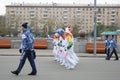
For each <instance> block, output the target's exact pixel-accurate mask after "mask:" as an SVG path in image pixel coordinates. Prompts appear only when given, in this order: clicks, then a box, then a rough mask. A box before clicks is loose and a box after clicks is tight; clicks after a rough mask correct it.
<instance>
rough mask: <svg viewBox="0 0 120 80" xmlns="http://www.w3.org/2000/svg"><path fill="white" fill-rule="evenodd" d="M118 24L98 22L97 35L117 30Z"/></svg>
mask: <svg viewBox="0 0 120 80" xmlns="http://www.w3.org/2000/svg"><path fill="white" fill-rule="evenodd" d="M116 30H117V26H106V25H104V24H100V23H98V25H97V36H98V37H99V36H100V35H101V33H102V32H104V31H116Z"/></svg>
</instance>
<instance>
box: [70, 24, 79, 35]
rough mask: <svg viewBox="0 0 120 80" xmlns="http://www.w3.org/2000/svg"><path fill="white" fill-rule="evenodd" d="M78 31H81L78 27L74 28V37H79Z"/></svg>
mask: <svg viewBox="0 0 120 80" xmlns="http://www.w3.org/2000/svg"><path fill="white" fill-rule="evenodd" d="M78 31H79V26H78V25H75V26H73V31H72V33H73V36H74V37H78V36H79V34H78Z"/></svg>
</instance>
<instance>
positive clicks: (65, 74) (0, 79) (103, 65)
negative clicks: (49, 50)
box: [0, 56, 120, 80]
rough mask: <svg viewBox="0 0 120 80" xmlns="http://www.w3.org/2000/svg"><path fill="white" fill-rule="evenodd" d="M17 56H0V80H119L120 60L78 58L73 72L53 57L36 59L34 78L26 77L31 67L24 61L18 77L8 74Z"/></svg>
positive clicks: (17, 61) (15, 62)
mask: <svg viewBox="0 0 120 80" xmlns="http://www.w3.org/2000/svg"><path fill="white" fill-rule="evenodd" d="M19 58H20V57H19V56H0V80H120V60H119V61H113V59H111V60H110V61H106V60H105V59H104V58H87V57H85V58H84V57H80V61H79V64H78V65H77V66H76V68H75V69H74V70H66V69H65V68H64V67H63V66H61V65H59V63H57V62H55V61H53V57H37V59H36V65H37V70H38V73H37V75H36V76H28V75H27V74H28V73H30V72H31V67H30V65H29V63H28V61H26V64H25V65H24V68H23V69H22V71H21V73H20V74H19V76H15V75H13V74H11V73H10V71H11V70H15V69H16V68H17V66H18V63H19Z"/></svg>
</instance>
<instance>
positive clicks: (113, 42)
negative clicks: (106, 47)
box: [110, 38, 117, 48]
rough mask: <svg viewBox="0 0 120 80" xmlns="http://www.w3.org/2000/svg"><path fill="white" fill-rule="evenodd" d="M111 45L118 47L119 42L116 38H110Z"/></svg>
mask: <svg viewBox="0 0 120 80" xmlns="http://www.w3.org/2000/svg"><path fill="white" fill-rule="evenodd" d="M110 46H111V47H112V48H117V43H116V40H115V39H114V38H112V39H111V40H110Z"/></svg>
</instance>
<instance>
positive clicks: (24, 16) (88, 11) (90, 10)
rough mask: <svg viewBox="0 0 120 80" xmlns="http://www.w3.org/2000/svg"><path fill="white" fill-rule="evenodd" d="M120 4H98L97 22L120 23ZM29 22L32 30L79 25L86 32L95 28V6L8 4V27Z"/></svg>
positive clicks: (15, 26)
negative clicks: (49, 26) (48, 26)
mask: <svg viewBox="0 0 120 80" xmlns="http://www.w3.org/2000/svg"><path fill="white" fill-rule="evenodd" d="M119 21H120V5H97V23H101V24H105V25H120V22H119ZM23 22H28V23H29V26H30V27H31V29H32V30H34V31H35V30H40V29H42V28H43V27H44V26H47V25H51V26H52V27H53V29H56V28H57V27H62V26H66V25H67V24H70V25H72V26H74V25H78V26H79V28H81V29H84V30H85V31H86V33H89V32H92V31H93V30H94V6H93V5H92V4H89V5H81V4H69V5H68V4H64V5H60V4H56V3H53V4H11V5H6V27H9V28H10V29H18V27H19V26H20V24H21V23H23Z"/></svg>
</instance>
